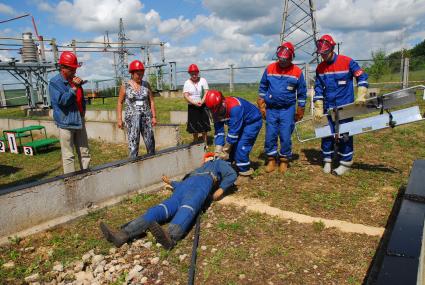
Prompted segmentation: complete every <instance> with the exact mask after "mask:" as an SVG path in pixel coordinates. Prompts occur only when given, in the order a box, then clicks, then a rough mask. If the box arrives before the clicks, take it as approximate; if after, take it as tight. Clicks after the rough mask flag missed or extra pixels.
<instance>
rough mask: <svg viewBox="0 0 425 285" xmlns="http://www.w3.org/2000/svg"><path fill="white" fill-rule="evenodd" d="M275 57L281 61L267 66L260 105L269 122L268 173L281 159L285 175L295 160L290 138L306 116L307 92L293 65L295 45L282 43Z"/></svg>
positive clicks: (265, 145)
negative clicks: (296, 126) (297, 123)
mask: <svg viewBox="0 0 425 285" xmlns="http://www.w3.org/2000/svg"><path fill="white" fill-rule="evenodd" d="M276 56H277V59H278V60H277V61H276V62H273V63H272V64H270V65H268V66H267V68H266V70H265V71H264V73H263V77H262V78H261V81H260V86H259V89H258V94H259V98H258V100H257V104H258V107H259V108H260V111H261V113H262V115H263V118H265V119H266V140H265V144H264V152H265V153H266V155H267V165H266V172H272V171H274V170H275V169H276V157H277V156H279V161H280V165H279V172H280V173H284V172H285V171H286V170H287V169H288V164H289V161H290V160H291V158H292V141H291V135H292V132H293V131H294V127H295V122H296V121H299V120H301V119H302V118H303V116H304V107H305V100H306V98H307V88H306V85H305V80H304V75H303V73H302V71H301V69H300V68H299V67H298V66H296V65H295V64H293V63H292V60H293V58H294V57H295V50H294V46H293V45H292V43H290V42H285V43H282V45H281V46H279V47H278V48H277V50H276ZM278 135H279V138H280V150H279V152H278V145H277V139H278Z"/></svg>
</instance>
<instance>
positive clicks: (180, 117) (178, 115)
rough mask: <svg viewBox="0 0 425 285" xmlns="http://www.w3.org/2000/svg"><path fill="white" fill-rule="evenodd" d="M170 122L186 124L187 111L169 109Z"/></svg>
mask: <svg viewBox="0 0 425 285" xmlns="http://www.w3.org/2000/svg"><path fill="white" fill-rule="evenodd" d="M170 122H171V124H178V125H185V124H187V111H170Z"/></svg>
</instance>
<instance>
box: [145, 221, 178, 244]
mask: <svg viewBox="0 0 425 285" xmlns="http://www.w3.org/2000/svg"><path fill="white" fill-rule="evenodd" d="M149 231H150V232H151V233H152V235H153V236H154V237H155V239H156V241H157V242H159V243H160V244H161V245H162V246H163V247H164V248H165V249H166V250H171V249H172V248H173V247H174V246H175V245H176V242H175V241H174V240H173V239H172V238H171V237H170V235H169V234H168V233H167V232H166V231H165V230H164V229H163V228H162V227H161V226H160V225H159V224H158V223H157V222H152V223H150V224H149Z"/></svg>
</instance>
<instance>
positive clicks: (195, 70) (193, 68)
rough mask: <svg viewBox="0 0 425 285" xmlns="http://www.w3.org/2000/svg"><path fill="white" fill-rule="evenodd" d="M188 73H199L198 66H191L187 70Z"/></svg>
mask: <svg viewBox="0 0 425 285" xmlns="http://www.w3.org/2000/svg"><path fill="white" fill-rule="evenodd" d="M187 72H188V73H191V72H199V68H198V66H197V65H196V64H194V63H192V64H191V65H189V68H188V69H187Z"/></svg>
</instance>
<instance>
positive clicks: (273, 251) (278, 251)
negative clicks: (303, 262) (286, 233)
mask: <svg viewBox="0 0 425 285" xmlns="http://www.w3.org/2000/svg"><path fill="white" fill-rule="evenodd" d="M288 253H289V252H288V250H287V249H286V248H284V247H282V246H273V247H271V248H269V249H267V251H266V254H267V255H269V256H287V255H288Z"/></svg>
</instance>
